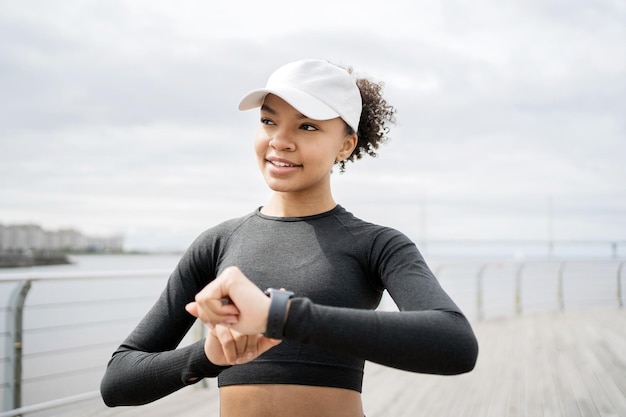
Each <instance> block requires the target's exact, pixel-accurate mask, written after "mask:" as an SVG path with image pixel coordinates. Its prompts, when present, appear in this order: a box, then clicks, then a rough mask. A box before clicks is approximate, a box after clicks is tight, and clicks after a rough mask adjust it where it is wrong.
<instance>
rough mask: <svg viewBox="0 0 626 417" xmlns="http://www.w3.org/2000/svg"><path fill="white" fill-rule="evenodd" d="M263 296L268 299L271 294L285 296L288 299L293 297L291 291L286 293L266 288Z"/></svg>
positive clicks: (285, 291)
mask: <svg viewBox="0 0 626 417" xmlns="http://www.w3.org/2000/svg"><path fill="white" fill-rule="evenodd" d="M264 292H265V295H267V296H268V297H269V296H271V295H272V294H277V295H282V294H284V295H286V296H288V297H289V298H291V297H293V291H287V290H278V289H276V288H268V289H266V290H265V291H264Z"/></svg>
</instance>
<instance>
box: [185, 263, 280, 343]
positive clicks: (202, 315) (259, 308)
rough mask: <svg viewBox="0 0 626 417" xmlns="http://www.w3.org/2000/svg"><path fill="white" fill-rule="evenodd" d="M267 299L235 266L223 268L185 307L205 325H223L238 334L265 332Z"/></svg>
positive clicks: (268, 305)
mask: <svg viewBox="0 0 626 417" xmlns="http://www.w3.org/2000/svg"><path fill="white" fill-rule="evenodd" d="M269 308H270V299H269V298H268V297H267V296H266V295H265V294H264V293H263V291H261V290H260V289H259V288H258V287H257V286H256V285H254V284H253V283H252V281H250V280H249V279H248V278H247V277H246V276H245V275H244V274H243V273H242V272H241V270H240V269H239V268H237V267H232V266H231V267H228V268H226V269H225V270H224V271H223V272H222V273H221V274H220V275H219V276H218V277H217V278H215V279H214V280H213V281H212V282H211V283H210V284H209V285H207V286H206V287H204V288H203V289H202V291H200V292H199V293H198V294H196V298H195V301H194V302H191V303H189V304H187V306H186V307H185V309H186V310H187V311H188V312H189V313H190V314H192V315H193V316H195V317H198V318H199V319H200V320H202V321H203V322H204V323H206V324H210V325H214V326H216V325H218V324H223V325H226V326H229V327H230V328H232V329H234V330H236V331H237V332H239V333H242V334H246V335H252V334H259V333H265V330H266V328H267V317H268V315H269Z"/></svg>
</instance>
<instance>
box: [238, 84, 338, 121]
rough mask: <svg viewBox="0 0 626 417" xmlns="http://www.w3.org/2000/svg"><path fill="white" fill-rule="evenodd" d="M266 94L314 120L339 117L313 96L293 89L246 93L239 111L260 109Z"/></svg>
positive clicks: (268, 89) (261, 89)
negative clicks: (275, 97) (277, 98)
mask: <svg viewBox="0 0 626 417" xmlns="http://www.w3.org/2000/svg"><path fill="white" fill-rule="evenodd" d="M268 94H274V95H275V96H278V97H280V98H281V99H283V100H285V101H286V102H287V103H289V104H290V105H291V106H292V107H293V108H295V109H296V110H298V111H299V112H300V113H302V114H303V115H305V116H306V117H308V118H311V119H314V120H329V119H334V118H336V117H340V115H339V113H337V112H336V111H335V110H333V109H332V108H330V107H329V106H328V105H326V104H325V103H323V102H322V101H320V100H318V99H317V98H315V97H314V96H312V95H310V94H308V93H305V92H304V91H302V90H298V89H295V88H288V87H286V88H280V89H278V88H260V89H258V90H253V91H251V92H250V93H248V94H247V95H246V96H245V97H244V98H243V99H242V100H241V102H240V103H239V110H250V109H253V108H255V107H261V106H262V105H263V102H264V101H265V97H266V96H267V95H268Z"/></svg>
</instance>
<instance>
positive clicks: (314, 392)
mask: <svg viewBox="0 0 626 417" xmlns="http://www.w3.org/2000/svg"><path fill="white" fill-rule="evenodd" d="M220 417H363V405H362V403H361V394H360V393H358V392H356V391H352V390H348V389H343V388H329V387H314V386H305V385H284V384H267V385H231V386H227V387H222V388H220Z"/></svg>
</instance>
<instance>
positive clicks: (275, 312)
mask: <svg viewBox="0 0 626 417" xmlns="http://www.w3.org/2000/svg"><path fill="white" fill-rule="evenodd" d="M265 295H267V296H269V297H270V311H269V314H268V316H267V328H266V329H265V333H263V336H265V337H269V338H270V339H282V338H283V329H284V327H285V319H286V318H287V306H288V305H289V299H290V298H291V297H293V292H291V291H285V290H277V289H276V288H268V289H267V290H265Z"/></svg>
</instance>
